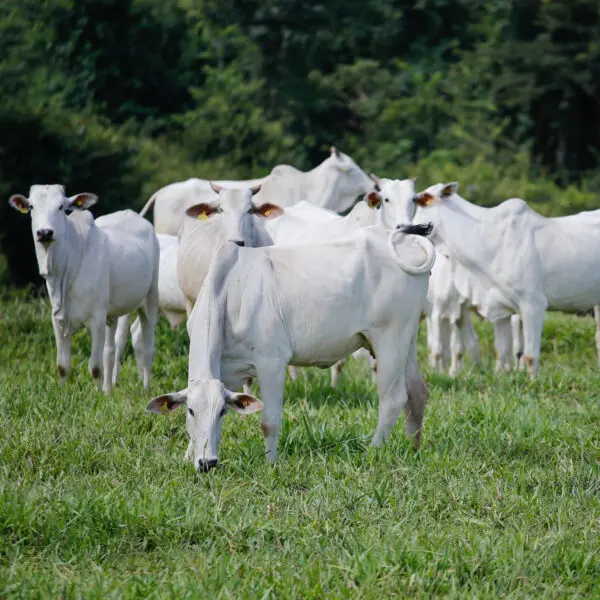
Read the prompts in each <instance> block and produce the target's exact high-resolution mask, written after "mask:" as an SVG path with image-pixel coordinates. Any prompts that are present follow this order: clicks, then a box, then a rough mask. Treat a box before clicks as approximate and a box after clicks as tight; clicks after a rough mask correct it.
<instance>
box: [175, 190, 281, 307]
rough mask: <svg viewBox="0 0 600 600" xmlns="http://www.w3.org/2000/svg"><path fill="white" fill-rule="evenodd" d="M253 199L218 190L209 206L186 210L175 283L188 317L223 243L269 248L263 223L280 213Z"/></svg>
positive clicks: (247, 192)
mask: <svg viewBox="0 0 600 600" xmlns="http://www.w3.org/2000/svg"><path fill="white" fill-rule="evenodd" d="M217 189H218V188H217ZM255 192H256V190H255ZM252 195H253V191H252V190H248V189H246V190H238V189H221V190H220V191H219V192H218V193H217V196H215V199H214V200H213V201H211V202H210V203H201V204H195V205H193V206H191V207H189V208H188V209H187V210H186V216H185V219H184V221H183V226H182V228H181V232H180V235H179V251H178V255H177V279H178V281H179V286H180V288H181V291H182V292H183V296H184V300H185V305H186V310H187V314H188V315H189V313H190V312H191V311H192V308H193V306H194V302H195V301H196V296H197V295H198V292H199V291H200V288H201V287H202V283H203V282H204V278H205V277H206V274H207V273H208V269H209V267H210V264H211V262H212V258H213V255H214V253H215V250H216V249H217V248H218V247H219V246H220V245H221V244H223V242H226V241H230V242H234V243H236V244H239V245H245V246H247V247H251V248H255V247H258V246H270V245H271V244H272V240H271V238H270V236H269V235H268V234H267V232H266V231H265V230H264V227H263V221H266V220H267V219H273V218H275V217H278V216H280V215H281V214H282V212H283V211H282V209H281V208H279V207H278V206H276V205H275V204H270V203H264V204H255V203H254V201H253V198H252Z"/></svg>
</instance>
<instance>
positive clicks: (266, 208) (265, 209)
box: [252, 202, 283, 219]
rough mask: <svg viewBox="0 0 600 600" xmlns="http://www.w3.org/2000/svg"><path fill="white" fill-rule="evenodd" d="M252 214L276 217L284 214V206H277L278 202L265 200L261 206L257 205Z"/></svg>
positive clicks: (270, 217) (269, 217) (268, 217)
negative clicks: (273, 202)
mask: <svg viewBox="0 0 600 600" xmlns="http://www.w3.org/2000/svg"><path fill="white" fill-rule="evenodd" d="M252 214H253V215H258V216H259V217H264V218H265V219H273V218H275V217H280V216H281V215H282V214H283V208H281V207H280V206H277V204H271V203H270V202H265V203H264V204H261V205H260V206H255V207H254V209H253V210H252Z"/></svg>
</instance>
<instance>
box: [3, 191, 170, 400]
mask: <svg viewBox="0 0 600 600" xmlns="http://www.w3.org/2000/svg"><path fill="white" fill-rule="evenodd" d="M96 201H97V197H96V196H95V195H94V194H87V193H83V194H76V195H75V196H71V197H70V198H67V197H66V196H65V191H64V188H63V186H62V185H33V186H31V189H30V191H29V198H26V197H25V196H22V195H20V194H16V195H14V196H12V197H11V198H10V200H9V203H10V205H11V206H12V207H13V208H15V209H16V210H18V211H19V212H21V213H24V214H27V213H29V214H31V230H32V232H33V241H34V245H35V252H36V256H37V261H38V267H39V271H40V275H41V276H42V277H43V278H44V279H45V280H46V288H47V289H48V295H49V296H50V302H51V304H52V325H53V327H54V335H55V338H56V348H57V365H58V374H59V377H60V382H61V383H64V382H65V380H66V378H67V374H68V372H69V369H70V367H71V336H72V335H73V333H75V331H77V330H78V329H80V328H81V327H83V326H86V327H87V328H88V330H89V331H90V333H91V336H92V353H91V357H90V360H89V371H90V374H91V375H92V377H93V378H94V379H96V380H98V381H99V382H100V379H103V386H102V389H103V390H104V392H105V393H109V392H110V390H111V386H112V384H113V382H114V383H116V382H117V381H118V376H119V361H118V360H117V361H115V333H116V329H117V317H120V316H121V315H128V314H129V313H131V312H132V311H134V310H139V314H140V325H141V335H140V337H139V339H138V340H137V343H136V344H135V345H134V349H135V354H136V360H137V363H138V368H139V370H140V372H141V375H142V377H143V382H144V386H145V387H146V388H147V387H149V385H150V370H151V367H152V359H153V356H154V325H155V323H156V317H157V311H158V262H159V247H158V241H157V240H156V236H155V235H154V231H153V229H152V226H151V225H150V224H149V223H148V221H146V220H145V219H143V218H142V217H140V216H139V215H138V214H137V213H135V212H133V211H131V210H123V211H119V212H116V213H112V214H109V215H106V216H103V217H100V218H98V219H96V220H95V221H94V218H93V216H92V214H91V213H90V212H89V211H87V210H85V209H87V208H89V207H90V206H92V205H93V204H95V202H96ZM67 211H74V212H72V214H70V215H69V216H67V215H66V214H65V213H66V212H67ZM125 319H127V317H125Z"/></svg>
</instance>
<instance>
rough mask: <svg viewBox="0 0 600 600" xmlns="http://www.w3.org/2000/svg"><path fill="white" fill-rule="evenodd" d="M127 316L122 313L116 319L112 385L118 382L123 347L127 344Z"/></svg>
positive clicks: (123, 351)
mask: <svg viewBox="0 0 600 600" xmlns="http://www.w3.org/2000/svg"><path fill="white" fill-rule="evenodd" d="M129 317H130V315H123V316H122V317H119V320H118V321H117V332H116V334H115V364H114V367H113V371H112V383H113V385H117V384H118V383H119V376H120V374H121V362H122V361H123V354H124V353H125V348H126V346H127V338H128V337H129ZM105 347H106V346H105Z"/></svg>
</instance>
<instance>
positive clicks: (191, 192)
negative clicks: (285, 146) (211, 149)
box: [141, 148, 374, 235]
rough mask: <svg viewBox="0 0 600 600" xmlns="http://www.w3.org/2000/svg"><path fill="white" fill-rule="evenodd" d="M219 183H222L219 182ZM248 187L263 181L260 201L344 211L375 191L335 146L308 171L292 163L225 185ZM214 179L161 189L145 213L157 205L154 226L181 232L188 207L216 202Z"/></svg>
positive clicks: (143, 211) (198, 180)
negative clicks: (310, 205) (212, 181)
mask: <svg viewBox="0 0 600 600" xmlns="http://www.w3.org/2000/svg"><path fill="white" fill-rule="evenodd" d="M216 183H219V182H216ZM230 184H231V187H233V185H234V184H235V187H236V189H245V188H249V187H256V186H258V185H260V184H262V189H261V191H260V192H259V195H258V196H257V197H256V202H257V204H264V203H271V204H277V205H279V206H282V207H289V206H292V205H294V204H296V203H298V202H300V201H302V200H308V201H310V202H311V203H313V204H315V205H316V206H320V207H322V208H327V209H330V210H333V211H335V212H338V213H341V212H344V211H345V210H347V209H349V208H350V207H351V206H352V205H353V204H354V202H355V201H356V198H357V197H358V196H361V195H363V194H366V193H368V192H371V191H373V190H374V183H373V182H372V181H371V180H370V179H369V177H368V176H367V175H366V173H364V172H363V171H362V170H361V169H360V167H358V165H357V164H356V163H355V162H354V161H353V160H352V159H351V158H350V157H349V156H347V155H346V154H343V153H341V152H338V150H336V149H335V148H332V149H331V155H330V156H329V157H328V158H327V159H325V160H324V161H323V162H322V163H321V164H320V165H319V166H317V167H315V168H314V169H312V170H311V171H308V172H304V171H299V170H298V169H296V168H294V167H292V166H289V165H279V166H276V167H275V168H274V169H273V170H272V171H271V173H270V174H269V175H268V176H267V177H265V178H263V179H255V180H251V181H247V182H244V181H240V182H227V185H222V186H221V187H230ZM215 199H216V196H215V194H214V192H213V191H212V190H211V187H210V182H208V181H206V180H203V179H189V180H187V181H182V182H177V183H172V184H170V185H168V186H165V187H164V188H161V189H160V190H158V191H157V192H155V193H154V194H153V196H152V197H151V198H150V200H148V202H147V203H146V205H145V206H144V208H143V209H142V212H141V214H142V215H144V214H146V212H147V211H148V210H149V209H150V207H151V206H152V205H154V228H155V230H156V232H157V233H166V234H170V235H177V234H178V233H179V229H180V227H181V224H182V222H183V217H184V214H185V211H186V209H188V208H189V207H190V206H192V205H194V204H199V203H201V202H205V203H211V202H214V201H215Z"/></svg>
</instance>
